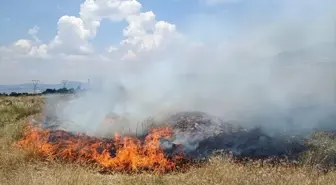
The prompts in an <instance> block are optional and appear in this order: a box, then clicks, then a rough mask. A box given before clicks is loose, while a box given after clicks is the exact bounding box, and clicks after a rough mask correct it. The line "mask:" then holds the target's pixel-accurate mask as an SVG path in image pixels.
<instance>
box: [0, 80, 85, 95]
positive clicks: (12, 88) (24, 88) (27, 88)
mask: <svg viewBox="0 0 336 185" xmlns="http://www.w3.org/2000/svg"><path fill="white" fill-rule="evenodd" d="M78 86H80V87H81V88H82V89H86V88H87V87H88V85H87V83H83V82H77V81H69V82H67V85H66V88H68V89H70V88H74V89H75V88H77V87H78ZM62 87H63V85H62V84H38V85H37V92H42V91H45V90H46V89H60V88H62ZM11 92H17V93H25V92H27V93H33V92H34V86H33V84H31V83H24V84H13V85H0V93H11Z"/></svg>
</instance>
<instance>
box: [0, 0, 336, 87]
mask: <svg viewBox="0 0 336 185" xmlns="http://www.w3.org/2000/svg"><path fill="white" fill-rule="evenodd" d="M210 2H212V3H210ZM111 3H115V4H114V5H111ZM123 3H124V4H123ZM334 4H335V3H334V2H333V1H332V0H322V1H319V3H317V1H314V0H307V1H289V0H283V1H280V0H255V1H247V0H165V1H158V0H138V1H136V0H96V1H92V0H58V1H46V0H12V1H5V2H3V3H2V6H1V7H0V27H1V30H0V84H7V83H24V82H29V81H30V80H31V79H33V78H38V79H43V81H45V82H58V81H59V80H60V79H63V78H69V79H72V80H80V79H87V77H88V76H95V75H97V74H98V73H99V74H101V73H103V72H102V71H105V70H107V69H108V68H112V67H111V66H114V65H116V64H119V63H124V62H123V61H128V60H137V61H142V60H148V58H155V57H156V56H157V55H165V54H166V55H169V54H168V53H170V52H171V51H173V50H176V51H177V53H178V51H180V49H186V48H189V49H190V47H191V46H192V47H194V46H195V44H196V45H197V44H199V43H202V44H203V45H204V44H206V43H208V44H211V46H210V45H209V46H208V47H207V48H210V47H213V46H214V45H217V46H219V45H230V48H239V50H241V51H245V50H246V51H247V50H251V49H246V48H248V47H252V45H258V46H259V47H257V48H262V47H264V48H262V49H260V50H262V51H270V50H272V51H273V50H274V48H273V45H274V43H272V47H269V45H267V46H266V45H263V46H261V44H269V42H279V43H282V42H280V41H281V40H282V39H280V41H279V39H278V38H272V39H268V38H262V37H263V35H267V36H271V37H278V35H281V34H283V33H286V34H288V33H287V32H288V31H287V32H286V30H290V31H289V32H290V33H292V29H299V27H302V26H303V27H307V29H306V30H309V29H311V28H310V27H309V24H307V23H308V22H309V21H310V22H311V26H312V27H313V26H315V25H318V24H321V25H320V26H315V27H318V28H321V30H322V31H330V30H327V28H328V27H327V26H326V25H329V21H332V20H334V19H333V18H332V16H333V15H334V13H333V12H335V11H334V9H335V8H333V7H335V6H333V5H334ZM110 5H111V6H110ZM81 7H82V8H81ZM93 7H95V8H93ZM323 12H324V13H323ZM318 17H319V18H320V19H318ZM315 19H316V20H315ZM321 20H322V22H321ZM293 21H294V22H293ZM295 21H296V22H295ZM314 21H315V22H314ZM323 21H325V22H323ZM289 23H291V24H292V25H296V26H297V28H292V27H290V26H288V25H291V24H289ZM324 26H325V27H324ZM308 27H309V29H308ZM279 28H281V29H279ZM289 28H290V29H289ZM322 28H323V29H322ZM125 29H126V31H125ZM282 29H283V30H285V31H284V32H283V33H282ZM328 29H331V28H328ZM123 30H124V31H123ZM321 30H312V33H314V35H315V31H316V32H317V31H319V33H320V31H321ZM293 32H294V31H293ZM296 32H298V31H296ZM299 32H300V31H299ZM312 33H310V32H309V33H308V32H307V34H308V35H309V34H310V35H309V36H312V35H311V34H312ZM326 33H330V32H326ZM299 35H300V34H299ZM308 35H307V36H308ZM325 35H327V34H325ZM305 36H306V35H305ZM305 36H304V37H305ZM279 38H283V36H281V37H280V36H279ZM286 38H287V36H286ZM309 38H312V37H309ZM313 38H315V37H313ZM242 39H245V40H244V41H242ZM260 39H261V40H260ZM318 39H319V38H318ZM318 39H317V40H318ZM326 39H328V38H327V37H326ZM288 40H292V39H288ZM285 43H286V42H285ZM276 44H278V43H276ZM250 45H251V46H250ZM240 47H243V48H240ZM266 47H267V48H266ZM277 47H278V46H277ZM253 49H255V48H253ZM186 50H188V49H186ZM211 50H215V48H213V49H211ZM159 53H160V54H159ZM219 53H223V52H222V51H219ZM254 53H256V52H254ZM268 54H270V53H268ZM177 55H178V54H177ZM191 56H192V55H191ZM191 56H183V57H191ZM156 60H160V59H156ZM93 61H94V62H93ZM118 61H119V62H118ZM112 62H116V64H115V63H113V64H112ZM93 69H94V70H93ZM9 71H11V72H9ZM92 71H99V72H92ZM105 72H106V71H105Z"/></svg>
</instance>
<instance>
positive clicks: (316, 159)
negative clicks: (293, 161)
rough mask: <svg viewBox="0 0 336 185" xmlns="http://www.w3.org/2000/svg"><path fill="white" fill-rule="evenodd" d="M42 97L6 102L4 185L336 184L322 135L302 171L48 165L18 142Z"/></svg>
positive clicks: (212, 164) (1, 136) (214, 165)
mask: <svg viewBox="0 0 336 185" xmlns="http://www.w3.org/2000/svg"><path fill="white" fill-rule="evenodd" d="M43 104H44V100H43V98H42V97H37V96H36V97H0V150H1V151H0V184H1V185H14V184H15V185H16V184H18V185H20V184H24V185H30V184H34V185H35V184H36V185H42V184H43V185H44V184H45V185H52V184H55V185H56V184H57V185H58V184H62V185H67V184H69V185H77V184H78V185H79V184H81V185H85V184H88V185H89V184H90V185H91V184H95V185H100V184H116V185H128V184H129V185H145V184H149V185H150V184H153V185H154V184H155V185H157V184H167V185H168V184H169V185H173V184H195V185H196V184H197V185H203V184H204V185H211V184H216V185H217V184H225V185H229V184H250V185H254V184H255V185H259V184H264V185H272V184H280V185H283V184H288V185H296V184H297V185H298V184H305V185H308V184H321V185H329V184H330V185H331V184H336V170H334V169H333V168H334V167H335V160H336V159H335V158H336V136H335V135H332V134H330V135H329V134H326V133H316V134H315V135H314V137H313V139H312V140H313V143H314V144H313V146H312V147H311V149H310V150H309V151H307V152H305V153H304V154H302V159H301V160H300V161H299V165H296V166H294V165H289V164H286V163H282V164H277V165H268V164H266V165H261V164H262V163H261V162H260V161H259V162H258V161H257V162H256V161H254V162H248V163H244V164H242V163H233V162H230V161H229V160H227V159H225V158H223V157H215V156H214V157H212V158H211V159H210V160H209V161H208V162H206V164H202V165H199V166H194V167H192V168H191V169H189V170H187V172H178V171H177V172H174V173H169V174H163V175H157V174H151V173H143V174H133V175H132V174H122V173H116V174H109V175H106V174H100V173H98V172H97V171H96V170H94V169H93V168H91V167H83V166H79V165H76V164H69V163H62V162H56V161H52V160H51V161H42V160H40V159H39V158H38V157H37V156H36V155H34V153H31V152H27V151H25V150H22V149H18V148H16V147H15V146H14V144H15V142H16V141H17V140H19V139H20V138H21V137H22V133H23V128H24V126H25V124H26V123H27V120H28V119H29V118H31V117H32V116H38V115H39V114H41V111H42V110H43Z"/></svg>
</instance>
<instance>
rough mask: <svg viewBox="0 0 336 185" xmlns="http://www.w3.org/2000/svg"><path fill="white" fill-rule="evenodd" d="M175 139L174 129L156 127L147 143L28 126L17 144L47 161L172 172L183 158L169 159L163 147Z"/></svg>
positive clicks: (132, 139)
mask: <svg viewBox="0 0 336 185" xmlns="http://www.w3.org/2000/svg"><path fill="white" fill-rule="evenodd" d="M171 136H172V129H171V128H169V127H166V128H153V129H151V130H150V132H149V134H148V135H147V136H146V137H145V138H144V141H141V140H140V139H138V138H136V137H131V136H119V135H118V134H115V136H114V137H113V138H108V139H106V138H98V137H89V136H87V135H84V134H76V135H75V134H71V133H69V132H66V131H60V130H56V131H51V130H43V129H41V128H37V127H33V126H32V125H30V124H28V126H27V127H26V129H25V132H24V135H23V138H22V139H21V140H19V141H18V142H17V145H18V146H20V147H23V148H26V149H28V150H29V151H31V152H32V153H35V154H36V155H38V156H40V157H42V158H43V159H61V160H64V161H69V162H75V163H78V164H98V165H99V166H100V167H102V168H104V170H105V171H106V170H108V171H118V172H139V171H153V172H159V173H163V172H170V171H172V170H174V169H176V168H177V165H178V163H179V162H180V159H182V158H183V156H182V155H176V156H174V157H172V158H168V157H167V156H166V155H165V153H164V151H163V150H162V149H161V148H160V139H165V138H169V137H171Z"/></svg>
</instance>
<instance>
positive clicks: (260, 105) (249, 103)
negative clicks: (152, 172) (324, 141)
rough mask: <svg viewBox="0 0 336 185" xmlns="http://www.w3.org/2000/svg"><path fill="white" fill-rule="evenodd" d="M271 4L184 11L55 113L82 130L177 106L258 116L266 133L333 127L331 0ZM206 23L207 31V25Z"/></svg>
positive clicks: (255, 121)
mask: <svg viewBox="0 0 336 185" xmlns="http://www.w3.org/2000/svg"><path fill="white" fill-rule="evenodd" d="M257 2H259V1H257ZM264 3H266V2H264ZM257 4H258V3H257ZM260 4H262V3H260V2H259V5H260ZM274 4H277V5H278V8H277V9H276V11H277V12H276V13H273V14H272V15H274V14H275V15H276V16H273V17H267V16H268V14H269V12H268V13H265V14H263V13H260V12H262V10H260V9H259V8H257V7H255V5H252V4H251V5H250V6H251V7H250V9H249V11H248V12H247V13H245V14H246V15H245V14H244V15H242V16H241V17H243V18H241V19H237V20H236V22H230V23H229V22H228V21H227V20H226V19H225V18H224V20H221V19H219V18H218V19H217V18H214V16H205V18H206V19H208V20H202V18H201V17H203V16H196V17H197V18H195V19H193V18H191V20H190V21H189V24H186V25H187V26H189V27H190V28H193V29H192V30H188V29H186V30H187V31H185V32H184V33H183V35H184V36H183V37H184V38H185V39H184V40H183V41H181V40H179V41H176V42H173V43H172V44H170V45H169V46H167V47H165V48H163V49H161V50H160V51H159V52H157V53H151V54H150V55H148V56H143V57H142V58H141V57H140V58H139V59H137V60H135V61H120V62H119V61H115V62H114V65H113V66H112V65H111V66H110V70H108V71H109V72H108V73H106V74H105V73H104V74H101V76H100V83H97V81H94V80H92V82H93V86H92V90H90V91H89V92H86V93H84V94H83V95H81V96H80V97H79V98H77V99H75V100H73V101H71V102H68V103H66V104H65V105H63V107H62V108H59V109H56V113H57V115H58V116H59V117H60V118H61V119H65V120H71V121H72V122H73V124H70V126H67V127H69V129H70V127H71V129H70V130H75V131H85V132H89V133H90V132H91V133H95V132H96V131H97V130H99V126H100V124H101V122H102V120H103V119H104V117H105V116H106V115H107V114H109V113H111V112H114V113H116V114H119V115H121V116H125V117H127V118H128V119H129V120H131V121H130V125H125V127H127V129H128V127H129V128H130V129H131V130H132V131H134V130H135V129H137V127H138V122H139V121H142V120H143V119H146V118H147V117H150V116H158V115H163V114H167V113H172V112H178V111H203V112H207V113H210V114H212V115H215V116H218V117H221V118H222V119H224V120H229V121H231V120H233V121H238V122H239V123H241V124H243V125H244V126H246V127H254V126H257V125H261V126H263V127H264V128H265V130H268V131H269V133H274V132H286V133H291V134H292V133H306V132H310V131H312V130H314V129H316V128H323V129H336V124H335V123H334V120H335V118H336V116H335V113H336V112H335V111H336V106H335V105H336V104H335V103H336V102H335V101H336V99H335V97H336V86H335V85H336V49H335V46H336V45H335V41H336V39H335V35H336V31H335V24H336V19H335V18H336V16H335V15H336V14H335V12H336V11H335V10H336V9H335V8H332V7H336V4H335V3H334V2H333V1H329V0H324V1H318V3H317V1H313V0H310V1H305V2H303V1H295V2H294V1H281V2H280V1H274ZM209 19H211V20H209ZM209 24H210V25H209ZM213 25H216V27H215V29H216V30H207V29H210V28H214V27H213ZM229 25H230V26H229ZM230 29H231V30H230ZM228 32H230V34H229V33H228ZM209 34H211V35H209ZM225 34H227V35H225ZM188 35H191V36H193V37H195V36H197V42H199V43H197V44H196V43H193V42H190V41H189V40H192V39H193V37H189V38H188V37H187V36H188ZM228 37H231V38H228ZM187 40H188V41H187ZM92 65H94V64H92ZM121 87H122V88H121ZM64 126H65V125H64ZM118 129H120V128H116V130H118ZM111 132H113V131H111Z"/></svg>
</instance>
